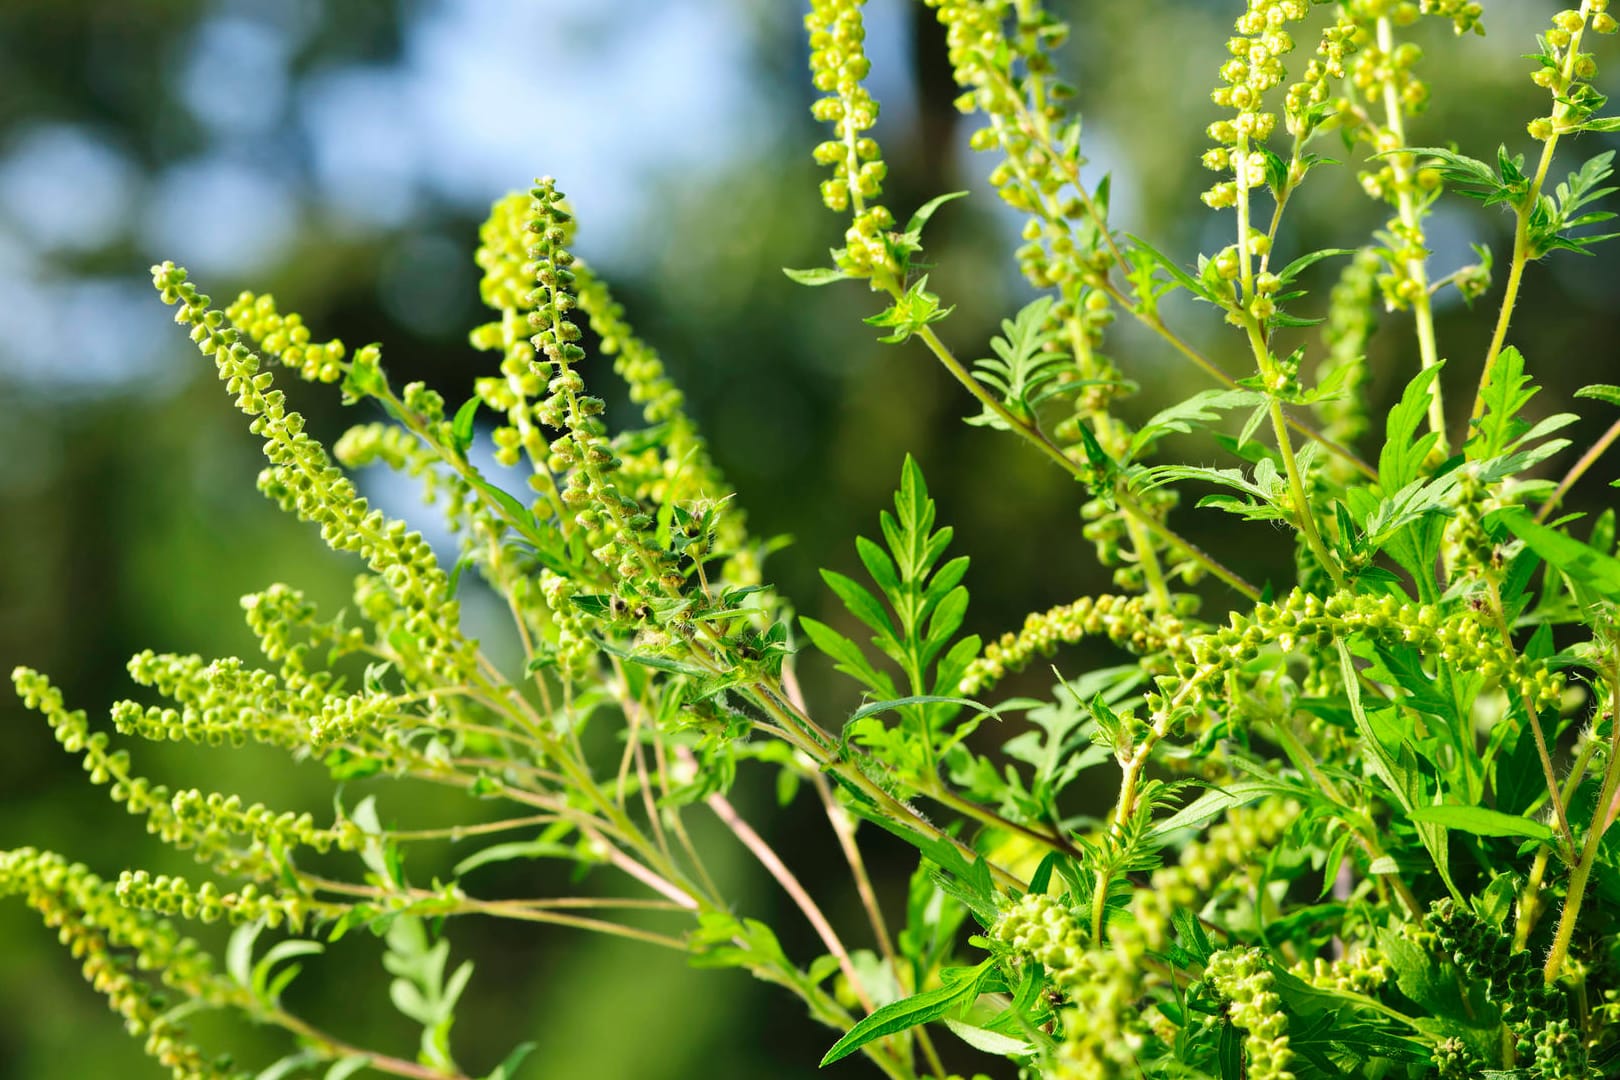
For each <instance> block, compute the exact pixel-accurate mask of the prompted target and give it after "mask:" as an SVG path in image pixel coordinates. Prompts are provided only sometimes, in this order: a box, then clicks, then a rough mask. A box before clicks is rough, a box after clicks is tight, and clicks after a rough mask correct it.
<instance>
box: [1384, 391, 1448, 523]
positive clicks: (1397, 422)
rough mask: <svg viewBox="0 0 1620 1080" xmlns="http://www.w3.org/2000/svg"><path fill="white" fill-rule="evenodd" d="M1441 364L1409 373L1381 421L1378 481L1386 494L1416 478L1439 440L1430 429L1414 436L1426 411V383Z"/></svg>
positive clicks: (1428, 395)
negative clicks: (1411, 375)
mask: <svg viewBox="0 0 1620 1080" xmlns="http://www.w3.org/2000/svg"><path fill="white" fill-rule="evenodd" d="M1442 367H1444V364H1435V365H1434V366H1433V367H1428V368H1424V369H1423V370H1422V371H1419V372H1418V373H1417V374H1416V375H1415V376H1413V378H1412V381H1411V382H1409V383H1407V384H1406V389H1405V390H1404V391H1403V392H1402V393H1401V400H1400V403H1399V404H1397V405H1396V406H1395V408H1394V409H1392V410H1391V411H1390V414H1389V418H1388V420H1387V421H1385V424H1384V448H1383V449H1382V450H1381V451H1380V452H1379V454H1378V483H1379V485H1380V486H1381V487H1382V488H1383V489H1384V492H1385V493H1386V494H1392V493H1394V492H1397V491H1400V490H1401V489H1402V488H1404V487H1406V485H1408V484H1410V483H1411V482H1412V481H1413V480H1416V479H1417V478H1418V475H1419V474H1420V473H1421V471H1422V469H1423V462H1424V459H1426V458H1427V457H1428V456H1429V451H1431V450H1433V449H1434V447H1435V445H1436V443H1437V442H1438V441H1439V438H1440V437H1439V435H1437V434H1436V433H1434V432H1430V433H1428V434H1427V435H1425V436H1423V437H1422V438H1417V432H1418V429H1419V428H1420V427H1422V425H1423V423H1424V421H1425V420H1426V419H1427V417H1428V415H1429V399H1430V394H1431V391H1430V387H1431V386H1432V385H1433V383H1434V381H1435V380H1436V379H1438V378H1439V377H1440V369H1441V368H1442Z"/></svg>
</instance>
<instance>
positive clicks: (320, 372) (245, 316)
mask: <svg viewBox="0 0 1620 1080" xmlns="http://www.w3.org/2000/svg"><path fill="white" fill-rule="evenodd" d="M225 318H226V319H228V320H229V321H230V324H231V325H232V326H234V327H236V329H237V330H239V331H241V332H242V333H243V334H245V335H247V337H248V339H249V340H250V341H252V342H253V344H254V345H255V346H256V347H257V348H258V349H259V351H260V352H261V354H263V355H265V356H269V357H271V358H273V359H275V360H276V361H277V362H278V363H281V364H284V365H286V366H287V367H290V368H292V369H293V370H294V371H296V372H297V373H298V374H299V376H300V377H302V378H304V379H306V380H308V381H310V382H323V383H331V382H337V381H338V380H339V379H341V378H342V377H343V375H344V372H345V371H346V370H347V369H346V366H345V364H344V360H345V358H346V357H347V355H348V352H347V350H345V349H344V347H343V342H341V341H339V340H337V339H336V338H333V339H332V340H331V341H310V339H309V338H310V334H309V327H307V326H305V325H304V319H303V317H302V316H301V315H299V314H298V313H297V312H291V313H289V314H287V315H282V314H281V313H280V312H279V311H277V310H276V298H275V297H273V296H271V295H269V294H268V293H267V294H265V295H263V296H256V295H254V294H253V293H250V292H244V293H241V294H240V295H238V296H237V298H236V300H235V301H234V302H233V303H231V304H230V305H229V306H228V307H226V308H225Z"/></svg>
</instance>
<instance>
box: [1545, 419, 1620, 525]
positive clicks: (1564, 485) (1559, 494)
mask: <svg viewBox="0 0 1620 1080" xmlns="http://www.w3.org/2000/svg"><path fill="white" fill-rule="evenodd" d="M1616 439H1620V420H1616V421H1615V422H1614V423H1613V424H1610V425H1609V430H1608V431H1605V432H1604V433H1603V434H1602V436H1601V437H1599V439H1598V441H1597V442H1595V443H1593V444H1592V445H1591V447H1590V448H1589V449H1588V450H1587V451H1586V453H1584V454H1582V455H1581V459H1580V460H1579V461H1577V462H1576V463H1575V464H1574V465H1572V466H1570V469H1569V472H1567V473H1565V474H1564V478H1563V479H1562V480H1560V481H1559V482H1558V487H1557V489H1556V490H1555V491H1553V493H1552V494H1551V495H1549V496H1548V497H1547V501H1546V502H1544V503H1542V504H1541V509H1540V510H1538V511H1537V512H1536V521H1538V522H1544V521H1546V520H1547V519H1548V518H1549V517H1551V516H1552V512H1553V511H1554V510H1556V509H1557V508H1558V504H1559V503H1560V502H1562V501H1563V499H1564V496H1565V495H1567V494H1569V489H1570V488H1572V487H1574V486H1575V482H1576V481H1577V480H1579V479H1580V478H1581V477H1583V476H1585V475H1586V472H1587V470H1588V469H1590V468H1591V467H1592V466H1593V465H1596V464H1597V462H1598V459H1599V458H1601V457H1602V456H1603V455H1604V453H1605V452H1606V451H1607V450H1608V449H1609V447H1611V446H1613V445H1614V443H1615V440H1616Z"/></svg>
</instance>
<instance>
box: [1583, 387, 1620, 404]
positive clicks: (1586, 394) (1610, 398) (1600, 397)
mask: <svg viewBox="0 0 1620 1080" xmlns="http://www.w3.org/2000/svg"><path fill="white" fill-rule="evenodd" d="M1575 396H1576V397H1578V398H1593V399H1595V400H1597V401H1607V402H1608V403H1609V404H1610V405H1620V386H1613V385H1610V384H1609V383H1593V384H1592V385H1591V386H1583V387H1581V388H1580V389H1579V390H1577V391H1575Z"/></svg>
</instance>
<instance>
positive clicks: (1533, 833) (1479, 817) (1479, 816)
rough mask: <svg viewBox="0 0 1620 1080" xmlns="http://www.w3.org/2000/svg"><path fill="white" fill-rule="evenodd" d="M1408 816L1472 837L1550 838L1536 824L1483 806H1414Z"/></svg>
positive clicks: (1544, 827)
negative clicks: (1471, 834) (1469, 834)
mask: <svg viewBox="0 0 1620 1080" xmlns="http://www.w3.org/2000/svg"><path fill="white" fill-rule="evenodd" d="M1409 816H1410V817H1411V818H1412V820H1413V821H1432V822H1435V823H1436V824H1440V825H1444V826H1445V827H1446V828H1448V829H1460V830H1461V831H1463V832H1467V833H1473V834H1474V835H1475V836H1527V837H1529V838H1530V839H1532V840H1551V839H1552V838H1553V831H1552V829H1550V828H1549V827H1547V826H1546V825H1543V824H1542V823H1541V822H1539V821H1532V820H1531V819H1529V818H1526V817H1518V816H1516V815H1514V814H1504V813H1502V812H1501V811H1498V810H1489V809H1486V808H1485V807H1483V806H1453V805H1441V806H1417V807H1413V808H1412V810H1411V811H1410V812H1409Z"/></svg>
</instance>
